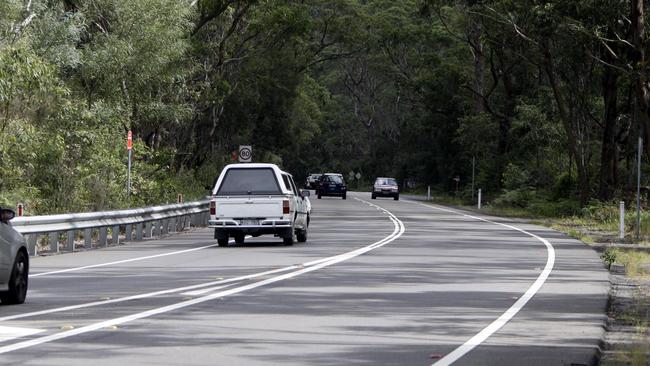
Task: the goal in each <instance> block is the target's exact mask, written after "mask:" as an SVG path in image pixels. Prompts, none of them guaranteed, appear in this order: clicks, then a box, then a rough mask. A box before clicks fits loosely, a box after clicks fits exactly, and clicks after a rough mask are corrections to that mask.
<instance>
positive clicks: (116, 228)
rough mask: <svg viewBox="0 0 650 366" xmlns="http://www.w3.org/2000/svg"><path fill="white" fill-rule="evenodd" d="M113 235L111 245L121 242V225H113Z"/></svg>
mask: <svg viewBox="0 0 650 366" xmlns="http://www.w3.org/2000/svg"><path fill="white" fill-rule="evenodd" d="M111 235H112V237H113V238H112V239H111V245H117V244H119V243H120V225H115V226H113V228H112V229H111Z"/></svg>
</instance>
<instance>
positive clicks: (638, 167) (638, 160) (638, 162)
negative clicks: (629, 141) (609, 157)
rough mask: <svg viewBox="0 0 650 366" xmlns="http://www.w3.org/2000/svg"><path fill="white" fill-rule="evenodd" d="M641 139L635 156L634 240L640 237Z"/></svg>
mask: <svg viewBox="0 0 650 366" xmlns="http://www.w3.org/2000/svg"><path fill="white" fill-rule="evenodd" d="M642 152H643V139H642V138H641V137H640V136H639V148H638V155H637V158H636V240H639V239H640V238H641V153H642Z"/></svg>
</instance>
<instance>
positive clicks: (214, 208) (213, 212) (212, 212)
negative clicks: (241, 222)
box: [210, 201, 217, 216]
mask: <svg viewBox="0 0 650 366" xmlns="http://www.w3.org/2000/svg"><path fill="white" fill-rule="evenodd" d="M216 214H217V203H216V202H214V201H210V215H213V216H214V215H216Z"/></svg>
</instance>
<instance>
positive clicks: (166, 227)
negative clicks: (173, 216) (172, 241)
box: [162, 219, 169, 235]
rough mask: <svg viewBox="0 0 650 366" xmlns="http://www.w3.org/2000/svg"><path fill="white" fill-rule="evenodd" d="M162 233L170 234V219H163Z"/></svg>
mask: <svg viewBox="0 0 650 366" xmlns="http://www.w3.org/2000/svg"><path fill="white" fill-rule="evenodd" d="M162 223H163V225H162V233H163V235H165V234H169V219H164V220H162Z"/></svg>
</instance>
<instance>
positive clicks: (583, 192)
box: [543, 39, 589, 207]
mask: <svg viewBox="0 0 650 366" xmlns="http://www.w3.org/2000/svg"><path fill="white" fill-rule="evenodd" d="M543 62H544V71H545V72H546V76H547V77H548V82H549V84H550V86H551V89H552V90H553V96H554V98H555V102H556V104H557V108H558V112H559V115H560V120H561V121H562V126H563V127H564V131H565V133H566V135H567V143H568V150H569V153H570V154H572V155H573V157H574V159H575V163H576V168H577V169H576V170H577V171H578V189H579V191H580V206H583V207H584V206H586V205H587V203H588V202H589V174H588V171H587V167H586V165H585V160H584V159H583V158H582V155H581V151H580V148H579V146H578V137H577V136H576V133H575V130H574V123H573V122H572V121H573V118H576V111H575V110H574V109H570V108H571V107H570V104H569V103H567V102H566V99H565V96H564V95H563V94H562V90H561V88H560V84H559V81H558V80H557V77H556V72H555V64H554V62H555V60H554V58H553V54H552V52H551V45H550V41H549V40H548V39H547V40H546V41H545V44H544V58H543Z"/></svg>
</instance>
